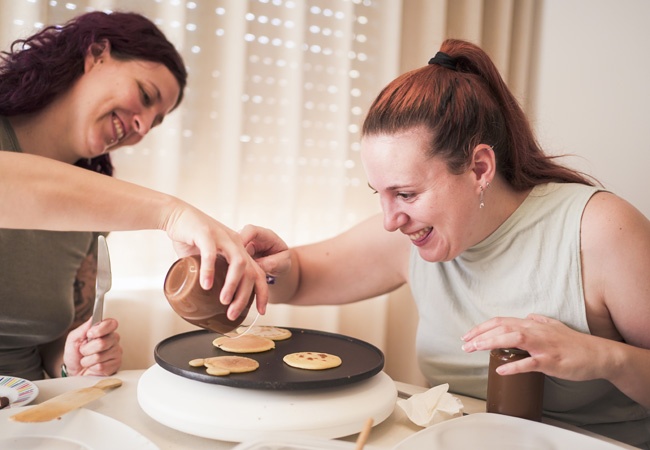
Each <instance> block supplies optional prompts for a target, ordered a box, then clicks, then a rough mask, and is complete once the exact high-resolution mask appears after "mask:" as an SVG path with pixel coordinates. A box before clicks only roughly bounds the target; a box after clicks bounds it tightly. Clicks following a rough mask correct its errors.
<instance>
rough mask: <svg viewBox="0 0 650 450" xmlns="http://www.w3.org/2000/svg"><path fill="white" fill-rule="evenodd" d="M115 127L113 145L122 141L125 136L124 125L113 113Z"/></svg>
mask: <svg viewBox="0 0 650 450" xmlns="http://www.w3.org/2000/svg"><path fill="white" fill-rule="evenodd" d="M113 129H114V130H115V137H114V138H113V139H112V140H111V145H114V144H115V143H117V142H120V141H121V140H122V138H124V126H123V125H122V122H121V121H120V119H119V118H118V117H117V115H115V114H113Z"/></svg>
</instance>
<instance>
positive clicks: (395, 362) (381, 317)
mask: <svg viewBox="0 0 650 450" xmlns="http://www.w3.org/2000/svg"><path fill="white" fill-rule="evenodd" d="M93 9H100V10H112V9H120V10H131V11H137V12H140V13H142V14H144V15H146V16H147V17H149V18H150V19H152V20H154V21H155V22H156V23H157V24H158V25H159V26H160V28H161V29H162V30H163V31H164V32H165V33H166V35H167V36H168V37H169V39H170V40H171V41H172V42H173V43H174V44H175V45H176V46H177V47H178V49H179V50H180V51H181V53H182V54H183V57H184V58H185V61H186V64H187V66H188V70H189V74H190V79H189V89H188V90H187V92H186V98H185V101H184V102H183V104H182V105H181V107H180V108H179V109H178V110H177V111H175V112H174V113H172V114H171V115H170V116H169V117H168V118H166V119H165V124H164V125H163V126H162V127H161V128H160V129H157V130H155V131H154V132H153V133H151V134H150V135H149V136H147V138H146V139H145V140H144V141H143V142H142V143H140V144H139V145H138V146H135V147H133V148H126V149H122V150H120V151H118V152H116V153H115V154H114V163H115V166H116V176H117V177H119V178H123V179H127V180H130V181H133V182H136V183H139V184H143V185H146V186H149V187H152V188H155V189H158V190H162V191H165V192H168V193H171V194H173V195H177V196H179V197H181V198H183V199H185V200H187V201H189V202H190V203H193V204H195V205H196V206H198V207H200V208H201V209H203V210H205V211H206V212H208V213H209V214H211V215H213V216H214V217H215V218H217V219H218V220H220V221H222V222H223V223H225V224H226V225H228V226H230V227H231V228H234V229H239V228H241V227H242V226H244V225H245V224H247V223H255V224H259V225H262V226H265V227H268V228H271V229H273V230H275V231H276V232H277V233H278V234H279V235H281V236H282V237H283V238H284V239H285V240H286V241H287V242H288V243H289V244H290V245H296V244H302V243H307V242H313V241H315V240H320V239H323V238H326V237H329V236H332V235H335V234H337V233H338V232H340V231H342V230H344V229H346V228H348V227H350V226H352V225H353V224H355V223H357V222H359V221H360V220H362V219H364V218H365V217H368V216H369V215H371V214H373V213H375V212H378V211H379V205H378V204H377V201H376V199H375V198H374V197H372V196H371V195H370V190H369V189H368V187H367V184H366V180H365V175H364V173H363V170H362V168H361V164H360V161H359V151H358V150H359V134H358V131H359V127H360V124H361V121H362V120H363V115H364V112H365V110H366V109H367V107H368V105H369V104H370V102H371V101H372V100H373V98H374V97H375V95H376V94H377V93H378V92H379V90H380V89H381V88H382V87H383V86H384V85H385V84H386V83H387V82H388V81H390V80H391V79H392V78H394V77H395V76H396V75H397V74H398V73H401V72H403V71H406V70H408V69H412V68H415V67H418V66H421V65H423V64H426V62H427V60H428V59H429V57H430V56H432V55H433V54H434V53H435V51H436V50H437V49H438V47H439V46H440V43H441V42H442V40H443V39H444V38H446V37H459V38H465V39H469V40H472V41H474V42H476V43H478V44H481V45H483V46H484V48H485V49H486V50H487V51H488V53H490V55H491V56H492V57H493V58H494V59H495V61H496V62H497V65H498V67H499V68H500V69H501V71H502V74H503V75H504V77H505V78H506V80H507V81H508V83H509V84H510V85H511V87H512V88H513V89H514V90H515V92H516V93H517V95H518V96H519V97H520V98H521V99H522V100H523V99H525V94H526V90H527V82H528V66H529V59H530V49H531V45H532V39H533V28H534V27H533V25H534V23H533V17H534V2H533V0H517V1H515V0H450V1H442V0H403V1H400V0H195V1H181V0H139V1H138V0H135V1H134V0H94V1H92V0H86V1H82V0H79V1H66V2H60V1H48V0H0V39H1V40H2V41H1V42H0V44H1V45H2V49H6V48H7V46H8V45H9V43H10V42H11V41H12V40H13V39H15V38H17V37H21V36H26V35H28V34H31V33H33V32H34V31H35V30H36V29H39V28H40V27H42V26H43V25H44V24H54V23H63V22H64V21H66V20H68V19H69V18H71V17H73V16H75V15H78V14H81V13H83V12H85V11H87V10H93ZM108 241H109V247H110V250H111V260H112V265H113V272H114V278H115V279H114V289H113V290H112V291H111V293H110V294H109V297H108V304H109V309H110V310H111V312H112V313H113V315H114V316H115V317H117V318H118V319H119V320H120V323H121V327H120V328H121V333H122V335H123V339H124V341H125V342H126V343H127V344H126V345H125V347H126V349H127V351H126V354H125V364H124V366H125V367H126V368H134V367H147V366H148V365H149V364H151V363H152V358H151V350H152V348H153V345H155V343H156V342H158V341H159V340H160V339H162V338H164V337H166V336H169V335H170V334H173V333H176V332H179V331H183V330H185V329H191V327H189V326H188V325H185V324H184V323H183V322H182V321H180V319H178V318H177V317H175V316H174V314H173V312H171V309H170V308H169V307H168V306H167V304H166V302H165V300H164V297H163V296H162V282H163V279H164V275H165V273H166V271H167V269H168V268H169V266H170V265H171V263H172V262H173V261H174V259H175V255H174V253H173V250H172V248H171V245H170V244H169V241H168V239H167V238H166V237H165V236H163V235H161V234H159V233H153V232H129V233H113V234H111V235H110V237H109V240H108ZM333 289H335V287H333ZM389 297H390V299H389ZM143 316H148V318H147V320H146V321H142V320H139V318H141V317H143ZM416 316H417V315H416V313H415V311H414V307H413V305H412V301H411V299H410V296H409V292H408V288H403V289H400V290H398V291H397V292H395V293H393V294H391V295H390V296H384V297H382V298H377V299H371V300H368V301H365V302H361V303H359V304H355V305H347V306H344V307H313V308H298V307H289V306H276V305H274V306H272V307H271V308H270V311H269V313H268V314H267V316H265V317H264V318H263V319H262V322H263V323H272V324H277V325H284V326H298V327H305V328H315V329H321V330H327V331H334V332H339V333H343V334H346V335H351V336H355V337H358V338H361V339H364V340H366V341H369V342H371V343H373V344H375V345H377V346H379V347H380V348H382V350H384V351H385V353H386V371H387V372H388V373H389V374H390V375H391V376H392V377H393V378H395V379H398V380H402V381H410V382H414V383H418V384H423V382H424V381H423V379H422V377H421V375H420V374H419V371H418V369H417V364H416V363H415V353H414V348H413V336H414V333H415V327H416V325H417V319H416ZM136 319H137V320H136ZM136 343H137V344H136Z"/></svg>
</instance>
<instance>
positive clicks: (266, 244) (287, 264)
mask: <svg viewBox="0 0 650 450" xmlns="http://www.w3.org/2000/svg"><path fill="white" fill-rule="evenodd" d="M239 235H240V236H241V239H242V242H243V244H244V246H245V247H246V251H247V252H248V254H249V255H251V256H252V257H253V259H255V261H256V262H257V264H259V265H260V267H261V268H262V270H263V271H264V272H265V273H266V274H267V275H271V276H272V277H277V276H279V275H282V274H284V273H286V272H288V271H289V270H290V269H291V254H290V252H289V247H288V246H287V244H286V243H285V242H284V241H283V240H282V239H281V238H280V237H279V236H278V235H277V234H275V233H274V232H273V231H271V230H269V229H268V228H262V227H257V226H254V225H246V226H245V227H244V228H243V229H242V230H241V231H240V232H239Z"/></svg>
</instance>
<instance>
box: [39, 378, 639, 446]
mask: <svg viewBox="0 0 650 450" xmlns="http://www.w3.org/2000/svg"><path fill="white" fill-rule="evenodd" d="M143 373H144V370H125V371H120V372H118V373H117V374H116V375H115V377H116V378H119V379H121V380H122V382H123V385H122V386H121V387H119V388H117V389H115V390H113V391H112V392H110V393H109V394H108V395H106V396H104V397H102V398H100V399H98V400H95V401H94V402H92V403H90V404H88V405H87V406H86V408H88V409H90V410H93V411H96V412H98V413H101V414H104V415H106V416H109V417H112V418H114V419H116V420H119V421H120V422H122V423H124V424H126V425H128V426H129V427H131V428H133V429H134V430H136V431H137V432H139V433H140V434H142V435H144V436H145V437H147V438H148V439H149V440H151V441H152V442H153V443H155V444H156V445H157V446H158V447H160V449H161V450H163V449H164V450H175V449H188V448H191V449H193V450H200V449H211V450H221V449H232V448H233V447H234V446H235V445H237V443H233V442H223V441H216V440H212V439H207V438H202V437H198V436H194V435H190V434H186V433H183V432H181V431H177V430H174V429H172V428H169V427H167V426H165V425H162V424H160V423H158V422H156V421H155V420H153V419H152V418H151V417H149V416H148V415H147V414H146V413H145V412H144V411H143V410H142V409H141V408H140V405H139V404H138V400H137V387H138V380H139V378H140V376H141V375H142V374H143ZM99 379H100V378H97V377H68V378H57V379H51V380H41V381H37V382H35V384H36V385H37V386H38V388H39V395H38V397H37V398H36V400H35V401H34V403H35V404H38V403H41V402H43V401H45V400H47V399H49V398H52V397H54V396H56V395H58V394H61V393H64V392H67V391H70V390H73V389H79V388H83V387H87V386H92V385H93V384H95V383H96V382H97V381H98V380H99ZM396 385H397V388H398V390H399V391H402V392H406V393H409V394H415V393H419V392H423V391H425V390H426V389H425V388H422V387H419V386H413V385H408V384H404V383H400V382H396ZM458 397H459V398H460V399H461V401H462V402H463V405H464V411H465V412H466V413H468V414H473V413H478V412H485V402H484V401H482V400H477V399H474V398H469V397H462V396H458ZM555 425H558V424H557V423H555ZM559 425H560V426H563V425H561V424H559ZM563 427H564V428H569V429H574V428H572V427H570V426H563ZM420 430H422V428H421V427H419V426H417V425H415V424H413V423H412V422H411V421H410V420H409V419H408V417H407V416H406V414H405V413H404V412H403V411H402V409H401V408H399V407H398V406H395V410H394V412H393V414H392V415H391V416H390V417H389V418H388V419H386V420H385V421H384V422H382V423H380V424H378V425H376V426H374V427H373V429H372V431H371V432H370V436H369V439H368V441H367V446H368V447H372V448H376V449H390V448H392V447H393V446H394V445H396V444H397V443H398V442H400V441H402V440H403V439H405V438H407V437H408V436H410V435H412V434H414V433H416V432H418V431H420ZM574 430H578V429H574ZM578 432H582V431H581V430H579V431H578ZM585 434H589V435H591V436H595V435H593V434H591V433H587V432H585ZM356 438H357V435H352V436H348V437H345V438H342V439H341V440H342V441H348V442H354V441H355V440H356ZM602 439H604V440H607V441H609V442H613V441H611V440H609V439H606V438H602ZM621 447H622V448H631V447H628V446H621Z"/></svg>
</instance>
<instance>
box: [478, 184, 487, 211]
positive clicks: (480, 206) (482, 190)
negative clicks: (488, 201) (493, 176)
mask: <svg viewBox="0 0 650 450" xmlns="http://www.w3.org/2000/svg"><path fill="white" fill-rule="evenodd" d="M489 187H490V183H489V182H487V183H485V189H483V186H481V195H480V197H479V203H478V207H479V209H483V208H485V198H484V195H483V193H484V192H485V190H486V189H487V188H489Z"/></svg>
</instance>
